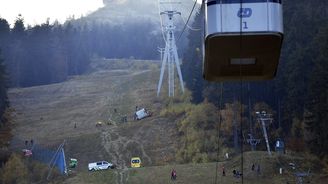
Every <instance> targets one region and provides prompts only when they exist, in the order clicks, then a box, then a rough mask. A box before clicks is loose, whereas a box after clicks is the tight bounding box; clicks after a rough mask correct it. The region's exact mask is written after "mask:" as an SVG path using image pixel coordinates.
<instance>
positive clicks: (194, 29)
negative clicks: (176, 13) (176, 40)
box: [181, 16, 202, 31]
mask: <svg viewBox="0 0 328 184" xmlns="http://www.w3.org/2000/svg"><path fill="white" fill-rule="evenodd" d="M181 19H182V21H183V23H184V24H185V25H187V28H188V29H189V30H191V31H201V30H202V29H200V28H193V27H191V26H189V25H188V24H187V22H186V20H185V19H184V17H183V16H181Z"/></svg>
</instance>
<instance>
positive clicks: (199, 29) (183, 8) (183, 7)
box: [180, 3, 201, 31]
mask: <svg viewBox="0 0 328 184" xmlns="http://www.w3.org/2000/svg"><path fill="white" fill-rule="evenodd" d="M180 7H181V10H184V11H185V12H187V11H188V9H187V8H186V6H185V5H183V4H182V3H180ZM181 19H182V21H183V23H184V24H187V21H186V19H185V17H184V16H182V15H181ZM187 28H188V29H189V30H191V31H201V28H194V27H192V26H189V25H188V24H187Z"/></svg>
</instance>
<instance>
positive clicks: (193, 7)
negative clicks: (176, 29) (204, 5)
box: [177, 0, 197, 42]
mask: <svg viewBox="0 0 328 184" xmlns="http://www.w3.org/2000/svg"><path fill="white" fill-rule="evenodd" d="M196 4H197V0H195V3H194V5H193V6H192V9H191V11H190V13H189V16H188V19H187V22H186V24H185V25H184V27H183V29H182V32H181V33H180V36H179V37H178V40H177V42H179V41H180V39H181V37H182V35H183V33H184V31H185V30H186V28H187V25H188V23H189V21H190V18H191V16H192V13H193V12H194V10H195V7H196Z"/></svg>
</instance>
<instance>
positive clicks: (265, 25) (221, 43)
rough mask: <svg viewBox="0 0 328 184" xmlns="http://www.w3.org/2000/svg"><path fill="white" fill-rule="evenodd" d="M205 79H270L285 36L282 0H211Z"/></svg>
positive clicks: (208, 9)
mask: <svg viewBox="0 0 328 184" xmlns="http://www.w3.org/2000/svg"><path fill="white" fill-rule="evenodd" d="M205 15H206V21H205V22H206V23H205V45H204V50H205V57H204V68H203V73H204V78H205V79H206V80H209V81H234V80H241V79H242V80H268V79H272V78H273V77H274V76H275V75H276V72H277V67H278V63H279V58H280V50H281V46H282V39H283V20H282V5H281V0H207V1H206V4H205Z"/></svg>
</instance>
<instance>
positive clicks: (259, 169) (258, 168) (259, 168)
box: [256, 164, 261, 175]
mask: <svg viewBox="0 0 328 184" xmlns="http://www.w3.org/2000/svg"><path fill="white" fill-rule="evenodd" d="M256 172H257V175H260V174H261V167H260V164H259V165H257V169H256Z"/></svg>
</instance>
